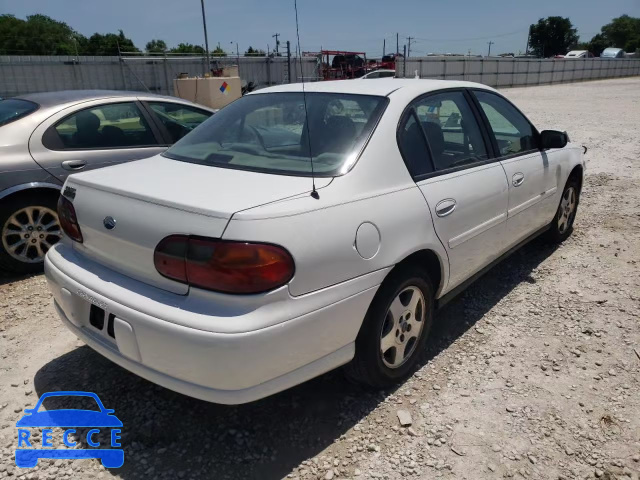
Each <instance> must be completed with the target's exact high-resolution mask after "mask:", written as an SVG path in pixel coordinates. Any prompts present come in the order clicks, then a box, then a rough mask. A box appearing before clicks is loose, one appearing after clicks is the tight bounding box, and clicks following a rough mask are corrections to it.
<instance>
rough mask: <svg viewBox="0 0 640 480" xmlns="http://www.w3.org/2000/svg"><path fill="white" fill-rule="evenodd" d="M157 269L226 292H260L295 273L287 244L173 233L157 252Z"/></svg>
mask: <svg viewBox="0 0 640 480" xmlns="http://www.w3.org/2000/svg"><path fill="white" fill-rule="evenodd" d="M154 263H155V266H156V269H157V270H158V272H159V273H160V274H161V275H163V276H165V277H168V278H171V279H173V280H177V281H179V282H182V283H188V284H189V285H193V286H194V287H199V288H205V289H207V290H215V291H218V292H224V293H261V292H266V291H269V290H273V289H274V288H278V287H280V286H282V285H284V284H286V283H287V282H288V281H289V280H291V278H292V277H293V273H294V263H293V258H292V257H291V255H290V254H289V252H287V251H286V250H285V249H284V248H282V247H279V246H277V245H270V244H263V243H248V242H233V241H225V240H215V239H210V238H202V237H189V236H186V235H171V236H169V237H167V238H165V239H164V240H162V241H161V242H160V243H159V244H158V246H157V247H156V250H155V252H154Z"/></svg>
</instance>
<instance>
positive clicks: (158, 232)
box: [65, 156, 331, 294]
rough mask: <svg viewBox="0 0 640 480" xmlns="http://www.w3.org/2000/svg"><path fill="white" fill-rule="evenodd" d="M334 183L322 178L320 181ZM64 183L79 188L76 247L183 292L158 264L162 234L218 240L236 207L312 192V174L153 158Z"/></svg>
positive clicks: (103, 261) (137, 276)
mask: <svg viewBox="0 0 640 480" xmlns="http://www.w3.org/2000/svg"><path fill="white" fill-rule="evenodd" d="M330 181H331V179H329V178H322V179H318V180H316V185H317V186H318V187H321V186H325V185H327V184H328V183H329V182H330ZM66 186H68V187H72V188H74V189H75V191H76V192H75V198H74V199H73V200H72V201H73V205H74V208H75V210H76V214H77V217H78V223H79V224H80V229H81V231H82V235H83V238H84V241H83V243H74V248H76V249H77V250H78V251H80V252H82V253H83V254H85V255H86V256H88V257H89V258H91V259H93V260H95V261H96V262H98V263H100V264H102V265H105V266H107V267H109V268H111V269H113V270H115V271H118V272H120V273H122V274H124V275H126V276H128V277H131V278H134V279H136V280H139V281H143V282H145V283H148V284H151V285H154V286H156V287H159V288H163V289H165V290H169V291H171V292H174V293H178V294H186V293H187V292H188V289H189V287H188V286H187V285H183V284H181V283H179V282H176V281H174V280H170V279H167V278H165V277H163V276H162V275H160V274H159V273H158V272H157V270H156V268H155V266H154V263H153V252H154V250H155V248H156V246H157V245H158V243H159V242H160V240H162V239H163V238H165V237H166V236H168V235H172V234H188V235H201V236H206V237H214V238H220V237H222V234H223V232H224V230H225V228H226V226H227V223H228V222H229V219H230V218H231V216H232V215H233V214H234V213H236V212H238V211H241V210H245V209H248V208H252V207H256V206H259V205H264V204H267V203H271V202H275V201H278V200H281V199H283V198H287V197H291V196H295V195H299V194H303V193H305V192H310V191H311V179H310V178H306V177H292V176H284V175H269V174H264V173H256V172H248V171H242V170H233V169H227V168H217V167H211V166H206V165H198V164H193V163H186V162H180V161H177V160H171V159H168V158H165V157H162V156H155V157H151V158H148V159H145V160H139V161H136V162H131V163H126V164H122V165H117V166H113V167H108V168H104V169H99V170H93V171H89V172H85V173H80V174H76V175H72V176H70V177H69V179H68V180H67V183H66ZM65 189H66V187H65ZM108 217H111V219H113V220H114V221H115V226H113V228H108V227H109V226H112V224H113V223H114V222H110V221H108V220H109V219H108ZM110 224H111V225H110ZM247 240H257V241H259V240H260V239H247Z"/></svg>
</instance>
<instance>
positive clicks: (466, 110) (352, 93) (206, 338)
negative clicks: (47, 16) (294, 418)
mask: <svg viewBox="0 0 640 480" xmlns="http://www.w3.org/2000/svg"><path fill="white" fill-rule="evenodd" d="M365 83H366V84H365ZM365 83H362V82H342V81H336V82H319V83H313V84H306V85H304V87H303V85H301V84H291V85H280V86H276V87H271V88H267V89H264V90H260V91H258V92H255V93H252V94H250V95H246V96H244V97H242V98H241V99H239V100H237V101H235V102H233V103H232V104H230V105H229V106H227V107H225V108H224V109H222V110H221V111H220V112H219V113H218V114H217V115H215V116H213V117H211V118H210V119H209V120H207V121H206V122H204V123H203V124H202V125H201V126H199V127H197V128H196V129H195V130H194V131H193V132H191V133H190V134H188V135H187V136H186V137H184V138H183V139H182V140H181V141H179V142H178V143H177V144H175V145H174V146H173V147H171V148H170V149H169V150H168V151H166V152H165V153H162V154H160V155H157V156H155V157H152V158H149V159H145V160H140V161H136V162H133V163H128V164H124V165H118V166H114V167H109V168H106V169H102V170H99V171H91V172H85V173H80V174H77V175H72V176H70V177H69V178H68V180H67V181H66V183H65V186H64V189H63V194H62V196H61V197H60V201H59V207H58V208H59V217H60V220H61V224H62V227H63V229H64V232H65V234H66V237H65V238H64V240H63V241H62V242H61V243H59V244H57V245H56V246H55V247H54V248H52V249H51V250H49V252H48V254H47V257H46V262H45V270H46V275H47V279H48V281H49V285H50V287H51V290H52V291H53V295H54V299H55V307H56V309H57V311H58V313H59V314H60V317H61V318H62V321H63V323H64V324H65V325H66V326H67V327H68V328H69V329H70V330H71V331H72V332H74V333H75V334H76V335H77V336H78V337H80V338H81V339H82V340H84V341H85V342H86V343H87V344H88V345H89V346H91V347H92V348H93V349H95V350H96V351H97V352H99V353H100V354H102V355H104V356H105V357H108V358H109V359H111V360H112V361H114V362H115V363H117V364H119V365H121V366H122V367H124V368H126V369H128V370H130V371H132V372H134V373H136V374H138V375H140V376H142V377H144V378H146V379H148V380H150V381H152V382H155V383H158V384H160V385H163V386H165V387H167V388H170V389H172V390H175V391H178V392H182V393H184V394H186V395H190V396H193V397H197V398H201V399H204V400H208V401H212V402H218V403H227V404H236V403H244V402H249V401H252V400H256V399H259V398H262V397H265V396H267V395H270V394H273V393H275V392H278V391H281V390H284V389H286V388H289V387H291V386H293V385H296V384H299V383H301V382H304V381H306V380H308V379H310V378H312V377H315V376H317V375H320V374H322V373H324V372H327V371H329V370H331V369H334V368H336V367H339V366H341V365H346V369H345V370H346V372H347V374H348V375H349V376H351V377H352V378H354V379H355V380H357V381H360V382H363V383H365V384H368V385H372V386H375V387H380V388H384V387H388V386H390V385H392V384H394V383H397V382H399V381H402V380H403V379H405V378H406V377H407V376H409V375H410V374H411V373H412V372H413V370H414V369H415V368H416V367H417V365H419V359H420V357H421V355H422V354H423V352H424V350H425V343H426V342H427V339H428V335H429V330H430V328H431V324H432V323H433V318H434V311H435V310H436V309H437V308H438V307H439V306H440V305H442V304H444V303H445V302H446V301H448V300H449V299H450V298H451V297H452V296H454V295H455V294H457V293H458V292H459V291H460V290H461V289H462V288H464V286H466V285H468V284H469V283H470V282H471V281H473V280H475V279H476V278H477V277H478V276H480V275H481V274H482V273H484V272H485V271H486V270H487V269H488V268H489V267H491V266H492V265H493V264H495V263H496V262H497V261H499V260H500V259H502V258H503V257H505V256H506V255H508V254H509V253H510V252H512V251H513V250H514V249H515V248H517V247H518V246H520V245H522V244H523V243H525V242H527V241H528V240H530V239H532V238H534V237H536V236H537V235H539V234H541V233H545V234H546V235H547V236H548V238H549V239H550V240H552V241H556V242H559V241H562V240H564V239H565V238H566V237H567V236H569V235H570V233H571V231H572V225H573V221H574V218H575V215H576V210H577V207H578V201H579V198H580V190H581V186H582V179H583V173H584V168H585V165H584V161H583V152H582V148H580V147H578V146H576V145H572V144H570V143H567V141H568V138H567V135H566V133H564V132H559V131H552V130H545V131H542V132H539V131H538V130H536V128H535V127H534V126H533V125H532V124H531V122H529V120H527V118H526V117H525V116H524V115H523V114H522V113H521V112H520V111H519V110H518V109H517V108H516V107H515V106H514V105H512V104H511V103H510V102H509V101H508V100H506V99H505V98H504V97H503V96H502V95H500V93H498V92H497V91H495V90H493V89H491V88H489V87H486V86H484V85H479V84H475V83H469V82H453V81H439V80H413V79H411V80H401V79H380V80H378V81H375V82H365Z"/></svg>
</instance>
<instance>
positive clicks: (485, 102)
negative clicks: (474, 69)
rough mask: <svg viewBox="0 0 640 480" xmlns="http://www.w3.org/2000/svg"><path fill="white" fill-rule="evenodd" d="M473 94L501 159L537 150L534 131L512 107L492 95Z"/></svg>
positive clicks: (536, 137) (500, 98)
mask: <svg viewBox="0 0 640 480" xmlns="http://www.w3.org/2000/svg"><path fill="white" fill-rule="evenodd" d="M473 94H474V95H475V96H476V98H477V99H478V101H479V102H480V107H481V108H482V110H483V111H484V114H485V115H486V117H487V120H488V121H489V125H490V126H491V130H492V131H493V135H494V137H495V139H496V142H497V144H498V150H499V151H500V156H501V157H504V156H509V155H517V154H521V153H526V152H529V151H531V150H537V149H538V147H539V142H538V135H537V133H536V131H535V129H534V128H533V126H532V125H531V123H529V120H527V119H526V118H525V116H524V115H522V114H521V113H520V112H519V111H518V110H517V109H516V108H515V107H514V106H513V105H511V104H510V103H509V102H507V101H506V100H505V99H503V98H502V97H499V96H498V95H494V94H493V93H487V92H481V91H474V92H473Z"/></svg>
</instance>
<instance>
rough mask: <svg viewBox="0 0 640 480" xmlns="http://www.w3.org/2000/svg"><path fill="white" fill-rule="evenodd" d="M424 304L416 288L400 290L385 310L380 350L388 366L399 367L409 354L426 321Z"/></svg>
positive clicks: (422, 296) (409, 356) (410, 354)
mask: <svg viewBox="0 0 640 480" xmlns="http://www.w3.org/2000/svg"><path fill="white" fill-rule="evenodd" d="M425 312H426V305H425V300H424V295H423V294H422V291H421V290H420V289H419V288H418V287H413V286H410V287H407V288H405V289H404V290H402V291H401V292H400V293H399V294H398V295H396V298H394V300H393V302H391V305H390V306H389V309H388V310H387V315H386V317H385V320H384V323H383V325H382V331H381V332H380V353H381V355H382V361H383V363H384V364H385V365H386V366H387V367H388V368H392V369H395V368H398V367H400V366H401V365H403V364H404V363H405V362H406V361H407V360H409V358H411V356H412V355H413V352H414V350H415V348H416V345H417V344H418V340H419V338H420V335H421V334H422V329H423V327H424V323H425V318H424V317H425Z"/></svg>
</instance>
